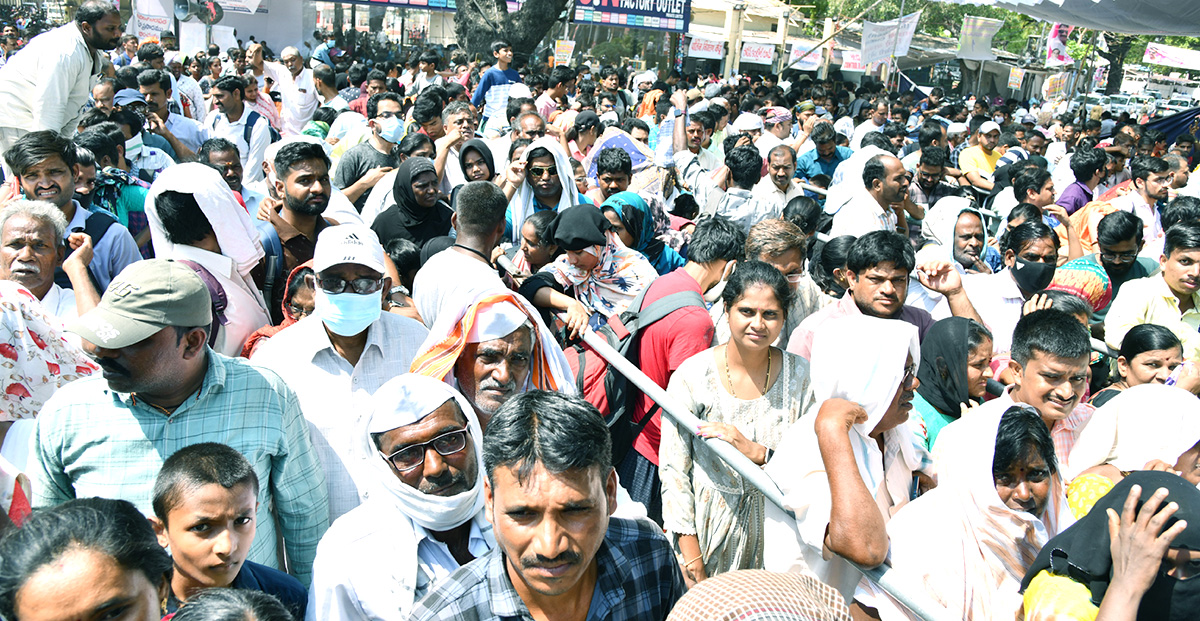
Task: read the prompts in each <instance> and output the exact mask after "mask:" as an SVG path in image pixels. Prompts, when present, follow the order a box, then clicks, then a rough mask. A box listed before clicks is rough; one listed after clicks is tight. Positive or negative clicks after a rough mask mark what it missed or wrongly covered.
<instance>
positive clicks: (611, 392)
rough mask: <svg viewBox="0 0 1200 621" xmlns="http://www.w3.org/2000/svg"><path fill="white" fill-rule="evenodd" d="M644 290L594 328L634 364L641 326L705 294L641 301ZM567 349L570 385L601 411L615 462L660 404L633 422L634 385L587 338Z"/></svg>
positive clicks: (699, 302) (699, 301)
mask: <svg viewBox="0 0 1200 621" xmlns="http://www.w3.org/2000/svg"><path fill="white" fill-rule="evenodd" d="M648 290H649V287H647V288H646V289H643V290H642V292H641V293H639V294H638V296H637V297H636V298H634V299H633V302H631V303H630V305H629V308H628V309H627V310H626V311H625V312H623V313H621V314H620V315H613V316H611V317H609V318H608V322H607V323H605V324H604V325H603V326H600V328H599V329H598V330H596V333H597V334H599V335H601V336H603V337H604V340H605V341H607V342H608V344H609V345H610V346H612V348H613V349H615V350H617V351H618V352H620V353H621V355H622V356H625V358H626V359H627V360H629V361H630V362H632V363H633V364H634V365H635V366H637V365H638V348H637V343H638V336H639V335H640V334H641V331H642V330H644V329H646V327H648V326H650V325H652V324H654V323H655V322H657V321H658V320H660V319H663V318H665V317H666V316H667V315H670V314H671V313H673V312H675V311H677V310H679V309H681V308H687V307H689V306H696V307H699V308H701V309H705V308H707V307H706V306H705V304H704V298H703V297H701V296H700V294H699V293H696V292H695V291H679V292H677V293H672V294H670V295H668V296H665V297H663V298H660V299H658V300H655V301H654V302H651V303H650V304H649V305H645V306H643V303H644V299H645V297H646V291H648ZM571 349H572V350H574V352H575V353H576V355H575V356H571V355H569V354H568V356H567V360H568V362H569V363H570V364H571V367H572V370H573V371H575V387H576V388H578V389H579V394H580V395H582V396H583V398H584V399H585V400H587V401H588V402H589V403H591V404H592V405H594V406H596V408H597V409H599V410H600V413H601V414H602V415H604V422H605V423H607V424H608V431H609V434H610V435H611V436H612V458H613V465H614V466H616V465H617V464H619V463H621V460H623V459H624V458H625V455H626V454H627V453H628V452H629V450H630V449H632V448H633V441H634V440H635V439H636V438H637V437H638V436H639V435H640V434H641V433H642V430H643V429H645V427H646V424H647V423H648V422H650V419H651V418H653V417H654V415H655V413H657V412H658V410H659V405H658V404H657V403H655V404H654V406H653V407H652V408H651V409H650V410H649V411H648V412H646V415H645V416H643V417H642V420H641V421H639V422H637V423H635V422H633V415H632V412H633V405H634V401H633V400H634V399H635V398H637V397H638V396H640V395H641V394H642V393H641V391H640V390H638V388H637V386H634V385H632V384H631V383H630V382H629V380H628V379H627V378H626V377H625V376H624V375H622V374H621V372H620V371H617V370H616V369H614V368H612V366H611V365H609V364H608V362H607V361H606V360H604V358H602V357H601V356H600V354H598V353H596V351H595V350H594V349H592V348H591V347H590V346H588V345H587V344H586V343H577V344H575V345H573V346H572V347H571Z"/></svg>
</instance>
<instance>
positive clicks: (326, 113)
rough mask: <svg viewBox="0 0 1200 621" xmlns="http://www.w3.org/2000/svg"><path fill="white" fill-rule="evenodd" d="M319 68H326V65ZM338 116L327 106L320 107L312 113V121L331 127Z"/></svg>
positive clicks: (336, 112) (335, 111)
mask: <svg viewBox="0 0 1200 621" xmlns="http://www.w3.org/2000/svg"><path fill="white" fill-rule="evenodd" d="M321 66H322V67H327V66H328V65H324V64H322V65H321ZM338 114H339V113H338V111H337V110H334V109H333V108H330V107H329V106H321V107H319V108H317V109H316V110H314V111H313V115H312V120H313V121H316V122H319V123H324V124H326V125H331V124H332V123H333V122H334V121H336V120H337V118H338Z"/></svg>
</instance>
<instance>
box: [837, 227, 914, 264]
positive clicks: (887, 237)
mask: <svg viewBox="0 0 1200 621" xmlns="http://www.w3.org/2000/svg"><path fill="white" fill-rule="evenodd" d="M880 263H891V264H892V266H893V267H895V268H897V269H902V270H904V271H905V272H908V273H912V271H913V268H915V267H916V265H917V256H916V253H915V252H913V247H912V243H911V242H909V241H908V238H907V237H905V236H904V235H901V234H899V233H896V232H894V231H871V232H870V233H866V234H865V235H863V236H862V237H859V238H858V239H857V240H855V242H854V244H853V245H852V246H850V252H849V253H847V255H846V269H848V270H850V271H851V272H854V273H855V274H862V273H863V272H865V271H866V270H869V269H871V268H872V267H875V266H877V265H879V264H880Z"/></svg>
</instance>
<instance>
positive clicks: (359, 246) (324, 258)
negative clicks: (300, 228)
mask: <svg viewBox="0 0 1200 621" xmlns="http://www.w3.org/2000/svg"><path fill="white" fill-rule="evenodd" d="M342 263H353V264H355V265H363V266H366V267H369V268H371V269H373V270H375V271H376V272H379V273H380V274H383V273H385V271H384V266H383V246H382V245H380V243H379V237H378V236H377V235H375V231H372V230H371V228H370V227H368V226H366V225H363V224H339V225H338V226H331V227H329V228H327V229H325V230H324V231H321V235H320V236H319V237H317V247H316V250H314V251H313V271H315V272H318V273H320V272H323V271H325V270H327V269H329V268H331V267H333V266H335V265H340V264H342Z"/></svg>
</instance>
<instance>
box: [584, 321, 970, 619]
mask: <svg viewBox="0 0 1200 621" xmlns="http://www.w3.org/2000/svg"><path fill="white" fill-rule="evenodd" d="M583 340H584V342H585V343H587V344H588V345H590V346H591V347H592V349H594V350H595V351H596V353H597V354H599V355H600V357H602V358H604V359H605V360H606V361H607V362H608V363H609V364H610V365H612V366H613V367H614V368H616V370H617V371H619V372H620V373H621V374H622V375H624V376H625V377H626V378H627V379H628V380H629V381H630V382H631V383H633V385H635V386H637V387H638V389H639V390H641V391H642V392H643V393H645V394H646V396H648V397H650V398H651V399H653V400H654V401H655V402H656V403H658V405H659V407H661V408H662V413H663V416H665V417H666V418H668V419H670V420H671V421H672V422H674V423H676V424H678V425H680V426H681V427H682V428H684V429H693V430H694V429H696V428H698V427H699V425H700V422H701V421H700V419H698V418H696V417H695V415H693V414H692V413H691V412H690V411H688V409H687V408H684V407H682V406H680V405H679V404H678V403H676V402H675V400H673V399H672V398H671V397H670V396H668V395H667V391H665V390H663V389H662V387H660V386H659V385H658V384H655V383H654V381H653V380H651V379H650V378H649V377H647V376H646V374H645V373H642V371H641V369H638V368H637V367H636V366H634V365H633V363H631V362H630V361H629V360H628V359H626V358H625V357H624V356H622V355H621V354H620V352H618V351H617V350H615V349H613V348H612V347H611V346H610V345H609V344H608V342H607V341H606V340H605V339H604V337H602V336H600V335H598V334H596V333H595V332H593V331H592V329H591V328H586V329H585V330H584V333H583ZM697 437H698V436H697ZM705 445H706V446H707V447H708V448H710V449H711V450H712V451H713V452H714V453H716V454H717V456H718V457H720V458H721V459H722V460H723V461H724V462H725V463H726V464H728V465H729V466H730V467H731V468H733V469H734V470H735V471H737V473H738V474H740V475H741V476H742V477H743V478H744V479H745V480H746V481H747V482H748V483H750V484H751V485H753V486H754V487H755V488H757V489H758V490H759V491H760V492H762V494H763V496H765V497H766V499H767V500H768V501H770V502H771V503H772V504H774V505H775V506H777V507H779V508H780V509H782V510H783V511H784V512H785V513H787V514H788V515H792V512H791V511H789V510H788V509H787V507H785V506H784V504H783V492H781V491H780V490H779V486H777V485H775V482H774V481H772V480H771V478H770V477H769V476H767V474H766V473H765V472H763V470H762V468H760V467H758V466H757V465H755V464H754V462H752V461H750V459H749V458H747V457H746V456H745V455H742V453H741V452H740V451H738V450H737V449H735V448H733V445H732V444H729V443H728V442H725V441H724V440H719V439H716V438H707V439H706V440H705ZM847 562H850V561H847ZM851 564H853V565H854V566H855V567H856V568H857V569H858V570H859V571H861V572H862V573H863V575H865V576H866V577H867V579H868V580H870V581H871V582H873V583H874V584H876V585H878V586H879V588H881V589H883V590H884V591H885V592H887V594H888V595H891V596H892V598H893V599H895V600H896V601H898V602H900V603H901V604H903V605H904V606H905V607H906V608H908V609H909V610H911V611H912V612H913V614H915V615H916V616H917V617H919V618H921V619H923V620H925V621H951V619H952V618H953V617H952V616H951V615H950V614H949V613H948V612H947V611H946V609H945V608H943V607H941V606H938V605H936V604H935V603H934V602H932V601H930V600H929V598H927V597H926V596H925V595H924V594H923V590H922V589H921V588H920V587H919V585H916V584H912V583H910V582H908V581H906V580H905V579H904V578H903V577H902V576H898V575H896V573H895V572H894V571H893V570H892V569H891V568H890V567H888V566H887V565H881V566H879V567H862V566H860V565H857V564H854V563H853V562H851ZM849 603H850V602H847V604H849Z"/></svg>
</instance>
